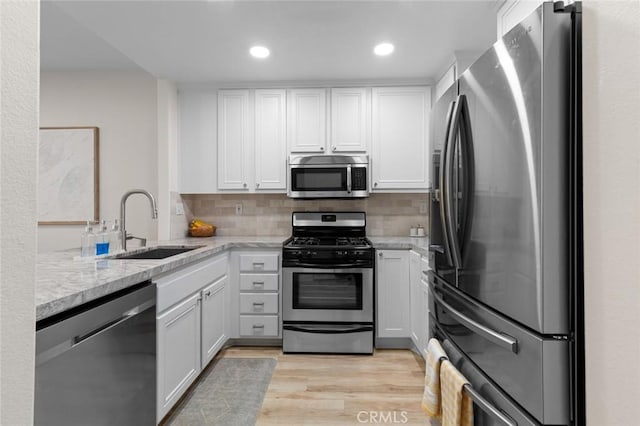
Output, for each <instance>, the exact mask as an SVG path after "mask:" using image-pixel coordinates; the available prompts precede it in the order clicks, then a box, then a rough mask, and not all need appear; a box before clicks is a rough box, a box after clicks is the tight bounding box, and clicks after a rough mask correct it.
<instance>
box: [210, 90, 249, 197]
mask: <svg viewBox="0 0 640 426" xmlns="http://www.w3.org/2000/svg"><path fill="white" fill-rule="evenodd" d="M250 137H251V132H250V119H249V91H248V90H220V91H218V188H219V189H247V188H248V183H247V181H248V177H249V176H248V171H249V166H250V165H249V164H248V163H249V161H250V157H249V155H248V153H247V151H248V149H249V144H250V143H251V141H250V139H249V138H250Z"/></svg>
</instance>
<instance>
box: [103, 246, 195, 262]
mask: <svg viewBox="0 0 640 426" xmlns="http://www.w3.org/2000/svg"><path fill="white" fill-rule="evenodd" d="M200 247H204V246H157V247H149V248H147V249H142V250H136V251H135V252H133V253H121V254H117V255H115V256H113V259H166V258H167V257H171V256H175V255H178V254H181V253H186V252H188V251H191V250H195V249H199V248H200Z"/></svg>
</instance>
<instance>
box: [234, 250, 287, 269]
mask: <svg viewBox="0 0 640 426" xmlns="http://www.w3.org/2000/svg"><path fill="white" fill-rule="evenodd" d="M279 257H280V256H279V255H278V253H272V254H241V255H240V271H243V272H263V271H264V272H267V271H269V272H278V267H279V266H280V263H279Z"/></svg>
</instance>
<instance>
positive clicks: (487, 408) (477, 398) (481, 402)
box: [463, 384, 518, 426]
mask: <svg viewBox="0 0 640 426" xmlns="http://www.w3.org/2000/svg"><path fill="white" fill-rule="evenodd" d="M463 389H464V391H465V392H466V393H467V395H469V397H470V398H471V399H472V400H473V402H474V403H476V404H477V405H478V407H480V409H481V410H482V411H484V412H485V413H487V414H489V415H490V416H492V417H493V418H494V419H496V420H498V421H500V422H501V423H502V424H504V425H506V426H518V423H517V422H516V421H515V420H513V419H512V418H511V417H509V416H508V415H507V414H506V413H504V412H502V411H499V410H498V409H497V408H496V407H494V406H493V405H491V403H490V402H489V401H487V400H486V399H484V398H483V397H482V395H480V393H479V392H478V391H476V390H475V389H474V388H473V387H471V385H469V384H466V385H464V386H463Z"/></svg>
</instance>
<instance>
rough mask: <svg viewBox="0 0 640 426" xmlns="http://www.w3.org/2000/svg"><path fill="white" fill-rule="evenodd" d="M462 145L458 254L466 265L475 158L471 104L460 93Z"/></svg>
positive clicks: (462, 263) (473, 190) (471, 216)
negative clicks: (460, 214)
mask: <svg viewBox="0 0 640 426" xmlns="http://www.w3.org/2000/svg"><path fill="white" fill-rule="evenodd" d="M458 103H459V104H460V114H461V122H460V133H461V140H460V146H461V151H462V175H463V179H464V184H463V186H462V200H461V211H462V219H461V223H460V234H459V236H460V238H457V239H456V242H457V243H458V242H459V243H458V254H459V255H460V260H461V263H460V267H461V268H462V266H463V265H464V260H465V253H468V246H469V241H470V240H471V220H472V218H473V199H474V194H475V184H474V180H475V159H474V156H473V134H472V132H471V117H470V116H469V104H468V103H467V97H466V96H465V95H460V96H459V100H458Z"/></svg>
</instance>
